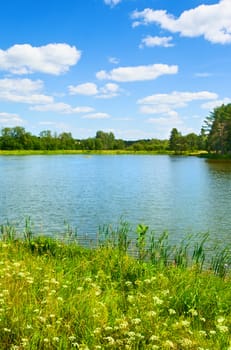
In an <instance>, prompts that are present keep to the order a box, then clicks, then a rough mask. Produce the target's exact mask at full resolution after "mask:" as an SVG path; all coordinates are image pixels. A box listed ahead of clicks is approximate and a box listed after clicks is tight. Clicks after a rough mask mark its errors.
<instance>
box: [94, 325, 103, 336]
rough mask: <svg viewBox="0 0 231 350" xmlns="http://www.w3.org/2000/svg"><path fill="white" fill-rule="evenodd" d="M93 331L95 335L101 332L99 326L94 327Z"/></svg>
mask: <svg viewBox="0 0 231 350" xmlns="http://www.w3.org/2000/svg"><path fill="white" fill-rule="evenodd" d="M93 333H94V334H95V335H97V334H100V333H101V328H99V327H98V328H96V329H95V330H94V331H93Z"/></svg>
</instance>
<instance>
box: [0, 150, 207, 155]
mask: <svg viewBox="0 0 231 350" xmlns="http://www.w3.org/2000/svg"><path fill="white" fill-rule="evenodd" d="M62 154H77V155H78V154H80V155H81V154H83V155H86V154H87V155H88V154H90V155H98V154H99V155H118V154H121V155H123V154H125V155H126V154H131V155H132V154H134V155H139V154H140V155H184V156H201V155H205V154H207V152H206V151H195V152H189V151H185V152H180V153H175V152H173V151H133V150H126V149H125V150H123V149H122V150H0V156H27V155H62Z"/></svg>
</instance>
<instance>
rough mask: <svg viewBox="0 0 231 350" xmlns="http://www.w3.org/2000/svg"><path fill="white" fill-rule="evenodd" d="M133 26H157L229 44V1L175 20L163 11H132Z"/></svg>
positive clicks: (230, 32) (209, 6)
mask: <svg viewBox="0 0 231 350" xmlns="http://www.w3.org/2000/svg"><path fill="white" fill-rule="evenodd" d="M132 18H133V19H134V20H135V21H134V23H133V26H134V27H135V26H138V25H140V24H145V25H147V24H157V25H159V26H160V27H161V28H162V29H165V30H168V31H170V32H172V33H177V32H178V33H180V34H181V35H182V36H185V37H191V38H192V37H198V36H203V37H204V38H205V39H206V40H208V41H210V42H212V43H217V44H228V43H231V6H230V0H220V1H219V2H218V3H217V4H212V5H204V4H203V5H200V6H198V7H195V8H193V9H190V10H187V11H184V12H182V14H181V15H180V16H179V17H178V18H175V17H174V16H173V15H171V14H168V13H167V12H166V11H165V10H153V9H150V8H146V9H144V10H143V11H134V12H133V13H132Z"/></svg>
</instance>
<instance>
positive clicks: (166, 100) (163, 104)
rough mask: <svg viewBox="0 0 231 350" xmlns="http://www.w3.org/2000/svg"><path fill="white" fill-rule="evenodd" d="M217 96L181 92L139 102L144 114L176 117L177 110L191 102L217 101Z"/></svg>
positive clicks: (207, 93) (210, 93) (149, 97)
mask: <svg viewBox="0 0 231 350" xmlns="http://www.w3.org/2000/svg"><path fill="white" fill-rule="evenodd" d="M217 97H218V96H217V94H216V93H214V92H209V91H199V92H179V91H173V92H172V93H170V94H155V95H151V96H147V97H144V98H142V99H140V100H138V101H137V103H138V104H140V105H141V107H140V112H141V113H144V114H165V115H169V116H176V114H177V112H176V111H175V109H178V108H182V107H186V106H187V104H188V103H189V102H192V101H199V100H215V99H217Z"/></svg>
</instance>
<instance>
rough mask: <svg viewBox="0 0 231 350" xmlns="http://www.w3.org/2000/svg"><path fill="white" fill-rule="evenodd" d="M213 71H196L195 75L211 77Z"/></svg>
mask: <svg viewBox="0 0 231 350" xmlns="http://www.w3.org/2000/svg"><path fill="white" fill-rule="evenodd" d="M211 75H212V74H211V73H207V72H201V73H196V74H195V76H196V77H198V78H208V77H211Z"/></svg>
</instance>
